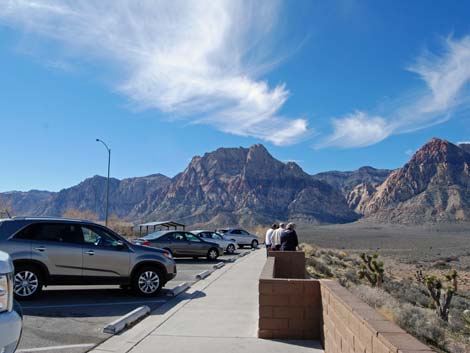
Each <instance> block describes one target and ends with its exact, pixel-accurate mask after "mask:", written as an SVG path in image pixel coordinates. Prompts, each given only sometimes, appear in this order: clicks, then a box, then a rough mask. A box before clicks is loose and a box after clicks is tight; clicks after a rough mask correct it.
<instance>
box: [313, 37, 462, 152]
mask: <svg viewBox="0 0 470 353" xmlns="http://www.w3.org/2000/svg"><path fill="white" fill-rule="evenodd" d="M409 70H410V71H412V72H414V73H416V74H417V75H418V76H419V77H420V78H421V79H422V80H423V82H424V84H425V88H423V89H422V91H421V92H420V93H419V94H418V95H415V96H413V97H401V101H406V102H407V103H405V104H398V105H397V106H394V107H393V108H392V109H390V110H389V111H387V112H385V113H384V114H381V115H380V116H377V115H374V114H370V113H367V112H355V113H353V114H348V115H346V116H344V117H340V118H335V119H333V120H332V125H333V132H332V134H331V135H330V136H327V137H326V138H325V139H324V140H323V141H322V142H321V143H320V144H319V145H317V146H316V147H317V148H319V147H327V146H335V147H342V148H350V147H363V146H369V145H373V144H376V143H378V142H380V141H382V140H384V139H386V138H387V137H389V136H390V135H395V134H401V133H406V132H411V131H416V130H420V129H423V128H426V127H429V126H432V125H436V124H440V123H442V122H444V121H447V120H448V119H450V117H451V115H452V113H455V112H456V111H457V110H458V109H461V108H463V107H467V106H468V104H469V103H470V95H469V94H468V93H469V92H468V91H469V90H468V88H469V87H468V86H469V85H468V84H469V82H470V36H467V37H463V38H461V39H454V38H447V39H446V40H445V41H444V43H443V48H442V51H441V52H440V53H439V54H436V53H430V52H427V53H426V54H424V55H422V56H421V57H420V58H418V59H417V60H416V62H415V64H414V65H412V66H411V67H410V68H409Z"/></svg>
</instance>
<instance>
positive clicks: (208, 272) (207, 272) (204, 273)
mask: <svg viewBox="0 0 470 353" xmlns="http://www.w3.org/2000/svg"><path fill="white" fill-rule="evenodd" d="M210 275H211V272H210V271H203V272H201V273H198V274H197V275H196V279H197V280H198V281H200V280H201V279H204V278H206V277H209V276H210Z"/></svg>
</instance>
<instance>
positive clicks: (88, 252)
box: [85, 250, 95, 256]
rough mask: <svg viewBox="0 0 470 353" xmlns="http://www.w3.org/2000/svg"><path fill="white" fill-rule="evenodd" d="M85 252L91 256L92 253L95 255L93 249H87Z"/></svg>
mask: <svg viewBox="0 0 470 353" xmlns="http://www.w3.org/2000/svg"><path fill="white" fill-rule="evenodd" d="M85 254H88V255H90V256H93V255H95V252H94V251H93V250H88V251H86V252H85Z"/></svg>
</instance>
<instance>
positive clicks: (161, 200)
mask: <svg viewBox="0 0 470 353" xmlns="http://www.w3.org/2000/svg"><path fill="white" fill-rule="evenodd" d="M105 197H106V178H104V177H101V176H94V177H91V178H88V179H86V180H84V181H83V182H81V183H80V184H78V185H75V186H72V187H70V188H67V189H63V190H61V191H59V192H48V191H38V190H31V191H28V192H18V191H12V192H4V193H0V206H3V207H8V208H9V209H10V210H11V213H13V214H16V215H31V216H63V215H64V214H67V212H68V211H69V210H76V211H79V212H89V213H90V214H93V215H96V217H97V218H98V219H103V218H104V207H103V205H104V202H105ZM109 212H110V214H112V215H115V216H116V217H118V218H119V219H123V220H126V221H130V222H137V221H150V220H166V219H173V220H178V221H181V222H183V223H186V224H191V225H195V224H197V225H211V226H223V225H235V224H238V225H243V226H254V225H258V224H263V225H265V224H269V223H271V222H273V221H278V220H294V221H296V222H298V223H310V224H322V223H347V222H353V221H356V220H358V219H363V220H370V221H374V222H387V223H403V224H424V223H429V222H431V223H434V222H456V221H469V220H470V144H460V145H456V144H453V143H451V142H449V141H446V140H442V139H437V138H434V139H432V140H431V141H429V142H428V143H427V144H425V145H424V146H423V147H422V148H421V149H419V150H418V151H417V152H416V153H415V154H414V155H413V156H412V158H411V159H410V161H409V162H408V163H406V164H405V165H404V166H403V167H402V168H399V169H396V170H384V169H375V168H373V167H362V168H359V169H358V170H355V171H348V172H341V171H329V172H323V173H319V174H315V175H309V174H308V173H306V172H305V171H303V170H302V169H301V168H300V167H299V165H297V164H296V163H294V162H288V163H283V162H281V161H279V160H277V159H275V158H274V157H273V156H271V154H270V153H269V152H268V151H267V149H266V148H265V147H264V146H263V145H260V144H257V145H253V146H251V147H249V148H242V147H240V148H219V149H217V150H216V151H213V152H209V153H206V154H204V155H203V156H202V157H201V156H196V157H194V158H193V159H192V160H191V162H190V163H189V165H188V166H187V168H186V169H185V170H184V171H183V172H181V173H179V174H178V175H176V176H175V177H173V178H169V177H166V176H164V175H161V174H154V175H149V176H145V177H135V178H127V179H123V180H118V179H115V178H112V179H110V211H109Z"/></svg>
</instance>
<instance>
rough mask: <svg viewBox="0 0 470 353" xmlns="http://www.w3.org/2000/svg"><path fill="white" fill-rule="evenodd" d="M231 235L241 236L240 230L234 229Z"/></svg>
mask: <svg viewBox="0 0 470 353" xmlns="http://www.w3.org/2000/svg"><path fill="white" fill-rule="evenodd" d="M232 234H242V233H241V231H240V229H234V230H232Z"/></svg>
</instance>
